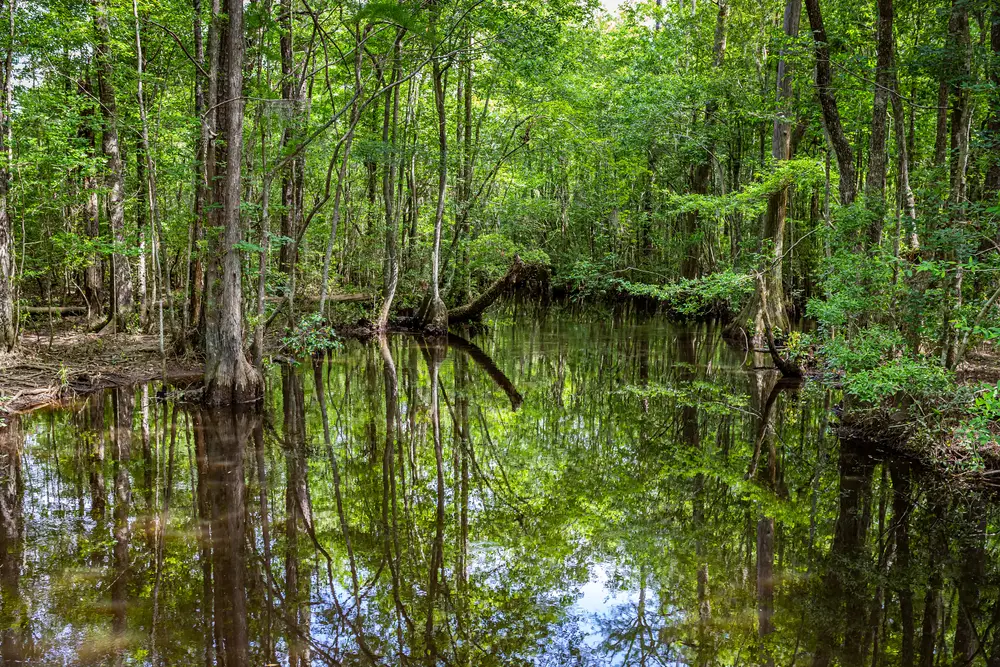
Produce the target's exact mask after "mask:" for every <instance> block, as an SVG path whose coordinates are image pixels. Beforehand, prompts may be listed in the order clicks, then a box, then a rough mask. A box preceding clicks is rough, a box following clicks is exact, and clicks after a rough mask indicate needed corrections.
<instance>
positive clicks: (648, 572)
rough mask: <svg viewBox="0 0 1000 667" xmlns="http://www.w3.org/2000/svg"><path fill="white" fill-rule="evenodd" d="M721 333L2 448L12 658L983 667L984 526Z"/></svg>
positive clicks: (151, 409) (10, 427)
mask: <svg viewBox="0 0 1000 667" xmlns="http://www.w3.org/2000/svg"><path fill="white" fill-rule="evenodd" d="M754 365H755V362H754V360H745V359H744V357H743V355H742V353H740V354H736V353H735V352H734V351H732V350H731V349H730V348H727V347H726V346H725V344H723V343H722V342H721V340H720V339H719V336H718V332H717V331H716V330H714V329H713V328H712V327H706V326H701V327H692V328H674V327H670V326H667V325H659V324H654V323H648V322H646V323H644V322H634V321H619V320H608V321H599V322H586V321H583V320H582V319H579V318H556V317H550V318H547V319H546V320H545V321H543V322H540V323H536V324H529V325H508V326H499V327H497V328H495V329H493V330H492V331H491V332H490V333H489V334H488V335H486V336H482V337H479V338H477V339H475V340H474V342H473V341H470V340H467V339H465V338H461V337H457V336H453V337H450V338H449V339H448V340H447V341H446V342H440V341H439V342H435V343H429V342H426V341H423V340H421V339H418V338H414V337H393V338H386V339H381V340H377V341H374V342H372V343H370V344H360V343H349V344H348V345H347V347H346V349H345V350H343V351H341V352H338V353H337V354H335V355H333V356H331V357H330V358H328V359H315V360H305V361H303V362H302V363H300V364H299V365H296V366H280V367H275V368H273V369H272V371H271V373H270V375H269V378H268V384H269V389H270V391H269V392H268V394H267V397H266V400H265V405H264V407H263V409H262V410H259V411H256V412H247V411H229V410H222V411H218V410H216V411H206V410H199V409H194V408H191V407H190V406H182V405H175V404H174V403H172V402H170V401H160V400H156V395H157V393H156V389H157V388H156V387H148V386H147V387H139V388H137V389H136V390H134V391H133V390H117V391H108V392H104V393H102V394H95V395H93V396H91V397H89V398H88V399H87V400H85V401H83V402H81V403H80V404H78V405H75V406H73V407H72V408H68V409H64V410H60V411H49V412H40V413H35V414H31V415H28V416H24V417H20V418H13V419H11V420H10V421H9V422H8V423H6V424H5V425H4V426H3V428H0V591H2V596H0V659H2V663H3V664H20V663H29V664H154V665H161V664H162V665H178V664H184V665H196V664H202V665H225V666H226V667H240V666H242V665H270V664H281V665H284V664H288V665H291V666H294V667H300V666H303V665H339V664H348V665H355V664H356V665H397V664H412V665H429V664H446V665H509V664H525V663H527V664H543V665H547V664H574V665H663V664H691V665H699V666H701V665H714V664H756V665H859V666H860V665H865V666H876V667H877V666H878V665H906V666H914V667H916V666H919V667H933V666H936V665H942V664H949V665H974V664H979V665H993V664H998V661H1000V596H998V592H1000V567H998V559H997V552H998V549H1000V545H998V544H997V541H996V538H995V534H996V529H997V518H998V517H997V512H996V509H995V505H994V504H992V503H991V502H990V501H989V500H988V499H986V498H983V497H979V496H977V495H975V494H972V493H964V494H959V493H953V492H949V491H947V490H946V489H945V488H943V487H942V486H941V485H940V484H937V483H935V482H934V480H930V479H926V478H925V477H923V476H922V475H921V474H920V473H919V472H918V471H915V470H913V469H911V467H910V466H909V464H908V463H907V462H906V461H901V460H895V459H886V458H882V457H881V456H879V455H876V454H873V453H872V452H873V451H874V449H872V448H869V447H864V446H858V445H849V444H847V443H839V442H838V441H837V440H836V438H834V437H832V436H831V435H830V433H829V431H830V428H829V427H830V420H831V418H832V417H831V406H832V404H833V403H835V402H836V400H837V398H836V397H835V396H832V395H830V394H829V393H827V392H825V391H823V390H820V389H817V388H816V387H811V386H805V387H802V386H797V385H788V384H783V383H781V382H780V381H779V380H778V378H777V376H776V374H774V373H772V372H768V371H761V370H759V369H758V370H754V369H753V367H754Z"/></svg>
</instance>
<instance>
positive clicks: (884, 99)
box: [865, 0, 893, 247]
mask: <svg viewBox="0 0 1000 667" xmlns="http://www.w3.org/2000/svg"><path fill="white" fill-rule="evenodd" d="M892 3H893V0H878V2H877V10H878V19H877V22H876V28H875V34H876V49H877V57H876V60H875V98H874V103H873V104H872V130H871V132H872V133H871V144H870V148H869V151H870V156H869V160H868V180H867V181H866V183H865V204H866V205H867V206H868V209H869V210H870V211H871V213H872V222H871V226H870V227H869V228H868V243H869V246H871V247H875V246H877V245H879V242H880V241H881V240H882V226H883V224H884V221H885V182H886V172H887V170H888V161H887V136H888V111H889V93H890V91H891V85H892V81H893V76H892V74H891V70H892V66H893V57H892V56H893V54H892V47H893V34H892V23H893V4H892Z"/></svg>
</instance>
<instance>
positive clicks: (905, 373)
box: [844, 357, 955, 405]
mask: <svg viewBox="0 0 1000 667" xmlns="http://www.w3.org/2000/svg"><path fill="white" fill-rule="evenodd" d="M844 390H845V391H846V392H847V393H849V394H850V395H852V396H854V397H855V398H857V399H858V400H860V401H862V402H864V403H868V404H871V405H879V404H881V403H882V402H883V401H885V400H888V399H892V398H895V397H897V396H901V395H902V396H907V397H909V398H912V399H913V400H914V401H915V402H917V403H921V402H924V401H927V400H935V399H940V398H942V397H944V396H946V395H948V394H952V393H954V391H955V383H954V375H953V374H952V373H950V372H948V371H947V370H945V369H944V368H943V367H941V366H938V365H935V364H931V363H927V362H925V361H923V360H921V359H913V358H911V357H896V358H894V359H891V360H889V361H887V362H886V363H883V364H881V365H879V366H876V367H875V368H871V369H868V370H862V371H859V372H855V373H848V374H847V375H846V376H845V377H844Z"/></svg>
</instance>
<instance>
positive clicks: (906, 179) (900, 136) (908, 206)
mask: <svg viewBox="0 0 1000 667" xmlns="http://www.w3.org/2000/svg"><path fill="white" fill-rule="evenodd" d="M892 125H893V133H894V134H895V136H896V152H897V153H898V154H899V189H900V193H899V197H900V199H901V200H902V205H903V211H904V212H905V214H906V225H907V229H906V235H907V237H908V240H909V243H910V248H911V249H913V250H916V249H918V248H920V236H919V235H918V233H917V226H916V220H917V200H916V198H915V197H914V196H913V188H912V187H910V159H911V156H910V149H909V142H908V140H907V136H906V116H905V114H904V112H903V100H902V98H901V97H900V95H899V79H898V78H897V76H896V72H895V69H894V70H893V72H892Z"/></svg>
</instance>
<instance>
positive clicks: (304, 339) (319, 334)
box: [281, 313, 342, 357]
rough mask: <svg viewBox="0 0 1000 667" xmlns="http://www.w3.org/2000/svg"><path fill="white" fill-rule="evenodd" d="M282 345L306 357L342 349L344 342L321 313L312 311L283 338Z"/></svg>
mask: <svg viewBox="0 0 1000 667" xmlns="http://www.w3.org/2000/svg"><path fill="white" fill-rule="evenodd" d="M281 346H282V348H284V349H285V350H288V351H289V352H290V353H291V354H292V355H294V356H296V357H305V356H312V355H314V354H320V353H323V352H327V351H330V350H337V349H340V348H341V346H342V344H341V342H340V339H339V337H338V336H337V332H336V331H335V330H334V329H333V327H331V326H330V325H329V323H327V321H326V320H325V319H323V317H322V316H321V315H320V314H319V313H311V314H309V315H306V316H305V317H303V318H302V319H301V320H300V321H299V324H298V326H296V327H295V330H294V331H291V332H289V333H288V334H287V335H286V336H285V337H284V338H282V339H281Z"/></svg>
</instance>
